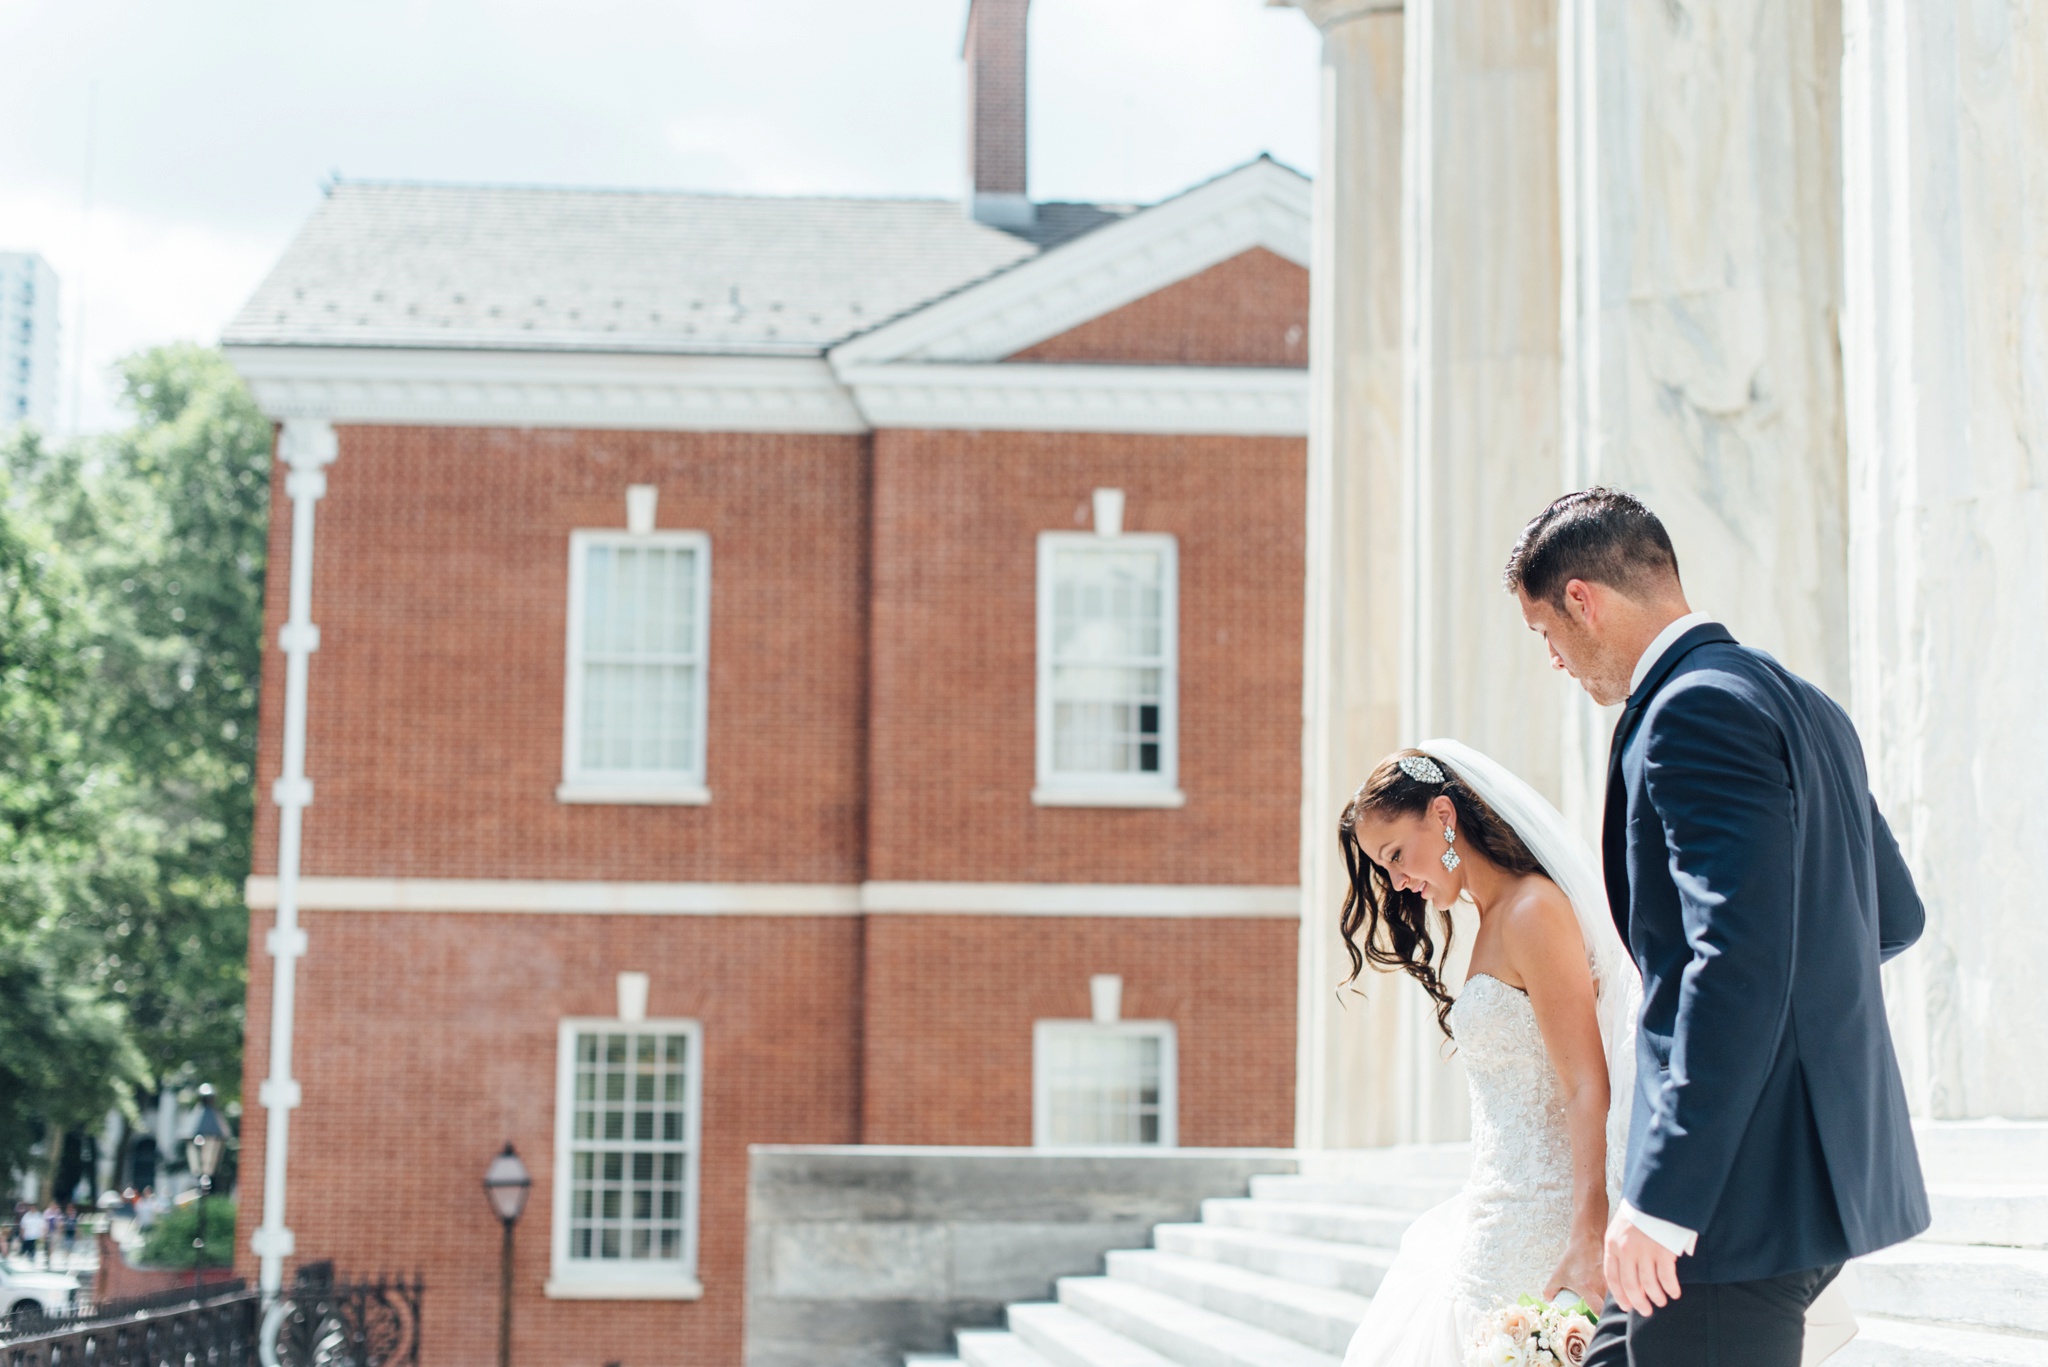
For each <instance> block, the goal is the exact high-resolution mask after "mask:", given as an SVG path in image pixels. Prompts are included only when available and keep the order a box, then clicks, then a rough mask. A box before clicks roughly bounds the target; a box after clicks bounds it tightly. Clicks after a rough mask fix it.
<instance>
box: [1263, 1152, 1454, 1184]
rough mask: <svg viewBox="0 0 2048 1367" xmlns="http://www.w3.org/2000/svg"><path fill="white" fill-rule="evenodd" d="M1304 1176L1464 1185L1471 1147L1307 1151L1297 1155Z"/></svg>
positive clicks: (1337, 1179)
mask: <svg viewBox="0 0 2048 1367" xmlns="http://www.w3.org/2000/svg"><path fill="white" fill-rule="evenodd" d="M1296 1162H1297V1164H1298V1167H1297V1171H1299V1172H1300V1173H1301V1175H1302V1176H1304V1177H1317V1178H1323V1179H1326V1180H1335V1181H1356V1180H1365V1181H1396V1182H1405V1181H1408V1180H1410V1179H1413V1178H1422V1179H1426V1180H1437V1181H1451V1182H1463V1181H1464V1180H1465V1175H1466V1174H1467V1173H1468V1172H1469V1171H1470V1170H1471V1167H1472V1146H1471V1145H1470V1144H1466V1143H1455V1144H1396V1145H1393V1146H1391V1147H1389V1148H1383V1149H1306V1150H1303V1151H1301V1152H1300V1153H1299V1154H1298V1155H1297V1156H1296Z"/></svg>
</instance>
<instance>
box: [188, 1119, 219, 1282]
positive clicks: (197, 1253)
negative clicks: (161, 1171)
mask: <svg viewBox="0 0 2048 1367" xmlns="http://www.w3.org/2000/svg"><path fill="white" fill-rule="evenodd" d="M227 1151H228V1127H227V1126H225V1125H223V1124H222V1123H221V1120H220V1112H219V1111H217V1110H215V1109H214V1106H213V1087H212V1085H211V1084H202V1085H201V1086H200V1088H199V1123H198V1124H197V1125H196V1126H194V1127H193V1130H192V1137H191V1138H190V1139H188V1140H186V1141H185V1159H186V1162H187V1164H188V1165H189V1166H190V1167H191V1169H192V1175H193V1176H195V1177H197V1178H198V1179H199V1199H198V1200H197V1201H196V1202H194V1203H193V1207H192V1214H193V1215H194V1217H195V1223H196V1225H197V1226H198V1228H197V1229H196V1230H195V1231H194V1232H193V1235H192V1289H193V1290H194V1291H197V1290H198V1289H199V1286H200V1281H201V1279H202V1278H203V1277H204V1276H205V1274H206V1197H207V1194H208V1193H209V1192H211V1191H212V1190H213V1175H214V1174H215V1173H216V1172H219V1171H220V1160H221V1155H223V1154H225V1153H226V1152H227Z"/></svg>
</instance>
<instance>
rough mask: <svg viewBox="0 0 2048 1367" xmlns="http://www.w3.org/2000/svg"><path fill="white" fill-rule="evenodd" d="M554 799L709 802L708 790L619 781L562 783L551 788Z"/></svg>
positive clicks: (677, 803)
mask: <svg viewBox="0 0 2048 1367" xmlns="http://www.w3.org/2000/svg"><path fill="white" fill-rule="evenodd" d="M555 801H557V802H573V803H601V804H605V805H608V806H614V807H703V806H706V805H708V804H709V803H710V801H711V790H710V789H709V788H690V787H675V788H636V787H633V786H631V785H630V784H622V783H564V784H563V785H562V786H561V787H559V788H557V789H555Z"/></svg>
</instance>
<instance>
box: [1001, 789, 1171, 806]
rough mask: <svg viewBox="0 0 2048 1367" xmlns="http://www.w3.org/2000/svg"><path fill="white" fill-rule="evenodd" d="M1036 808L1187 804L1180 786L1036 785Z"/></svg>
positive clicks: (1033, 798)
mask: <svg viewBox="0 0 2048 1367" xmlns="http://www.w3.org/2000/svg"><path fill="white" fill-rule="evenodd" d="M1031 805H1032V806H1034V807H1185V806H1187V805H1188V795H1187V794H1186V793H1184V792H1182V791H1181V790H1180V789H1178V788H1150V789H1146V788H1033V789H1032V790H1031Z"/></svg>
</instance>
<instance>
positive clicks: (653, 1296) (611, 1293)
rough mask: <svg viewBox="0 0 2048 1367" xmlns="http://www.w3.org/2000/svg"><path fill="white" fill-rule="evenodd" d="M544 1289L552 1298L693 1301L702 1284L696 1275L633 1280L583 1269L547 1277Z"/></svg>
mask: <svg viewBox="0 0 2048 1367" xmlns="http://www.w3.org/2000/svg"><path fill="white" fill-rule="evenodd" d="M546 1291H547V1298H548V1299H549V1300H551V1301H694V1300H702V1299H703V1297H704V1287H703V1286H702V1284H700V1283H699V1282H698V1281H697V1279H696V1278H695V1277H678V1278H675V1279H674V1280H672V1281H659V1282H640V1283H638V1284H635V1283H633V1282H630V1281H614V1280H612V1279H610V1278H607V1277H605V1276H604V1275H603V1274H601V1273H597V1274H593V1273H587V1272H582V1271H578V1272H576V1273H575V1274H573V1275H571V1276H567V1277H559V1276H557V1277H550V1278H548V1282H547V1288H546Z"/></svg>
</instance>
